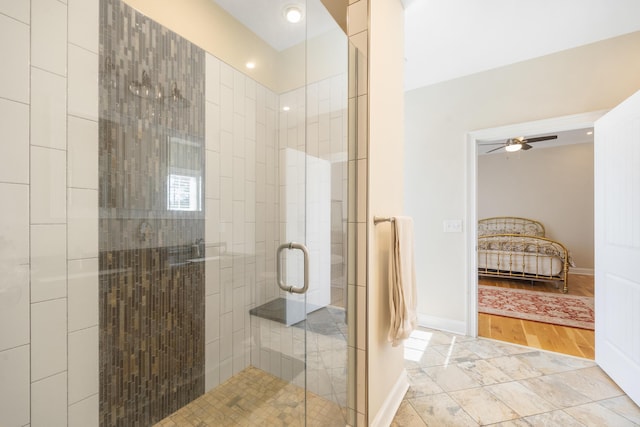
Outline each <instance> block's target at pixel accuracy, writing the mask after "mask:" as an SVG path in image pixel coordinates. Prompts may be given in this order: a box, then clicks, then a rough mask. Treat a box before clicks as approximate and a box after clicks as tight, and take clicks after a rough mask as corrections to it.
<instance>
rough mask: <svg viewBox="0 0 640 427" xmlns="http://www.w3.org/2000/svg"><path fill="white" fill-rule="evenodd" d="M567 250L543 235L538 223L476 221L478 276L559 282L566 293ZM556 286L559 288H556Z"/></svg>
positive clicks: (502, 219) (510, 219) (507, 219)
mask: <svg viewBox="0 0 640 427" xmlns="http://www.w3.org/2000/svg"><path fill="white" fill-rule="evenodd" d="M570 266H573V261H572V260H571V256H570V254H569V251H568V250H567V248H566V247H565V246H564V245H563V244H562V243H560V242H558V241H555V240H552V239H549V238H548V237H546V236H545V229H544V225H542V223H540V222H539V221H535V220H532V219H528V218H520V217H493V218H485V219H481V220H479V221H478V275H479V276H486V277H505V278H510V279H524V280H531V281H552V282H557V283H558V284H560V283H562V285H563V286H562V292H564V293H567V291H568V289H569V287H568V278H569V267H570ZM558 287H559V286H558Z"/></svg>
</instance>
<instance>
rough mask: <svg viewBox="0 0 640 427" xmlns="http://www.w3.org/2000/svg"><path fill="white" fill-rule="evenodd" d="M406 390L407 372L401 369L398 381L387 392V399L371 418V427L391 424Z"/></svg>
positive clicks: (407, 384)
mask: <svg viewBox="0 0 640 427" xmlns="http://www.w3.org/2000/svg"><path fill="white" fill-rule="evenodd" d="M407 390H409V379H408V378H407V371H406V370H405V369H403V370H402V372H401V373H400V376H399V377H398V381H396V383H395V384H394V386H393V388H392V389H391V390H390V391H389V394H388V395H387V398H386V399H385V400H384V402H383V403H382V407H380V410H379V411H378V413H377V414H376V416H375V417H374V418H373V421H372V422H371V426H372V427H378V426H379V427H386V426H388V425H390V424H391V422H392V421H393V417H395V415H396V412H398V408H399V407H400V404H401V403H402V399H403V398H404V395H405V394H406V393H407Z"/></svg>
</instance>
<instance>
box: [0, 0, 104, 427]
mask: <svg viewBox="0 0 640 427" xmlns="http://www.w3.org/2000/svg"><path fill="white" fill-rule="evenodd" d="M72 3H73V4H72V5H71V8H68V6H67V2H66V1H58V0H31V1H13V0H1V1H0V56H2V58H3V59H4V62H3V64H4V69H3V79H2V81H1V82H0V125H1V126H0V127H1V128H2V132H3V135H2V136H3V139H4V140H5V141H8V142H10V144H5V146H4V148H3V150H4V151H3V155H2V159H1V160H0V198H2V200H3V206H4V208H3V209H2V212H0V235H1V236H2V238H1V240H0V259H2V261H0V274H1V275H2V277H3V281H2V285H0V286H1V287H2V289H1V290H2V292H0V325H1V326H0V371H1V372H2V374H1V375H0V376H1V377H2V379H3V381H2V382H1V383H0V424H2V425H17V426H24V425H29V424H30V425H32V426H41V425H67V424H69V425H81V426H83V427H87V426H92V425H93V426H97V425H98V423H97V413H98V412H97V395H96V393H97V384H93V385H91V386H90V387H85V388H84V389H78V388H77V387H76V390H77V391H79V393H77V392H74V393H76V394H74V395H73V397H74V399H78V398H79V396H80V395H86V396H87V397H88V396H94V397H95V399H93V400H94V402H93V404H92V402H91V399H89V400H86V401H80V402H79V403H78V404H77V405H74V406H73V407H71V408H69V409H67V405H68V402H67V384H68V382H69V381H71V376H70V375H69V374H68V372H67V370H68V367H69V363H70V361H71V360H72V359H73V354H72V350H73V348H70V351H69V354H67V340H68V335H67V334H68V332H67V331H69V330H75V329H80V328H86V327H89V326H93V327H95V325H96V324H97V311H96V310H95V306H96V305H97V295H93V294H94V293H95V286H96V280H97V274H98V266H97V258H96V256H97V244H96V243H94V242H97V233H98V224H97V191H96V190H97V188H98V182H97V176H98V175H97V142H98V135H97V93H98V91H97V76H98V73H97V70H98V63H97V52H98V37H97V35H98V4H99V1H98V0H89V1H87V0H83V1H74V2H72ZM67 34H69V36H70V39H69V40H67ZM69 42H73V43H76V45H75V46H74V45H70V44H69ZM78 46H80V47H78ZM68 70H69V71H70V72H69V73H68ZM67 77H69V78H67ZM68 105H69V106H71V107H72V108H70V110H69V111H67V106H68ZM69 113H73V114H75V115H76V116H77V117H85V118H91V119H92V120H93V121H86V120H80V119H78V118H77V117H70V116H69V115H68V114H69ZM67 124H68V126H69V128H67ZM68 147H69V153H67V148H68ZM71 187H76V188H81V189H92V190H93V193H90V194H82V193H78V194H75V193H73V192H71V191H69V190H68V189H69V188H71ZM84 191H86V190H84ZM68 194H69V195H70V196H74V197H73V198H72V201H71V202H69V203H68V202H67V198H68V197H67V195H68ZM75 196H77V197H75ZM70 217H73V218H72V221H71V222H72V224H71V225H70V226H68V222H69V219H70ZM68 243H69V244H71V245H72V247H69V245H68ZM68 248H69V254H70V255H71V257H72V258H74V259H75V260H74V261H71V262H69V264H67V251H68ZM87 257H89V258H90V259H86V258H87ZM67 265H68V266H69V272H70V273H69V274H70V277H69V299H68V300H67V296H68V295H67V291H68V283H67V282H68V271H67ZM69 341H70V342H72V339H70V338H69ZM96 346H97V344H96ZM85 353H86V352H85ZM84 356H86V354H85V355H83V357H84ZM90 359H91V357H90ZM92 360H94V361H95V362H96V363H95V366H94V367H93V368H92V371H93V372H92V375H93V376H95V375H97V350H96V353H95V354H93V355H92ZM76 372H77V371H76ZM81 375H82V378H81V381H86V378H87V377H86V375H85V373H82V374H81ZM92 375H89V377H88V378H91V377H92ZM76 378H78V376H77V375H76ZM89 388H91V390H89ZM69 392H71V389H70V390H69Z"/></svg>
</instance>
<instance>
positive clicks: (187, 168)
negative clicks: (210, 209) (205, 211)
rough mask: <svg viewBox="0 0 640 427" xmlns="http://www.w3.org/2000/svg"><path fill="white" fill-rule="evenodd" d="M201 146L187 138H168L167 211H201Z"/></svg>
mask: <svg viewBox="0 0 640 427" xmlns="http://www.w3.org/2000/svg"><path fill="white" fill-rule="evenodd" d="M202 163H203V158H202V144H201V143H200V142H198V141H194V140H192V139H187V138H178V137H173V136H172V137H169V152H168V168H167V169H168V170H167V210H170V211H188V212H194V211H201V210H202V178H203V177H202V175H203V164H202Z"/></svg>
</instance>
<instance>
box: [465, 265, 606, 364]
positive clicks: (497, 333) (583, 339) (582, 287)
mask: <svg viewBox="0 0 640 427" xmlns="http://www.w3.org/2000/svg"><path fill="white" fill-rule="evenodd" d="M478 284H481V285H488V286H500V287H507V288H518V289H528V290H532V291H541V292H560V291H559V290H558V289H556V287H555V285H554V284H552V283H545V282H534V283H533V284H531V282H529V281H524V280H506V279H498V278H485V277H483V278H480V279H479V280H478ZM568 294H569V295H581V296H591V297H592V296H593V295H594V282H593V276H587V275H582V274H571V275H570V277H569V292H568ZM478 335H479V336H481V337H485V338H491V339H495V340H499V341H506V342H510V343H514V344H521V345H526V346H529V347H534V348H540V349H544V350H549V351H555V352H558V353H564V354H570V355H572V356H579V357H584V358H587V359H593V358H594V357H595V333H594V331H591V330H587V329H580V328H571V327H567V326H558V325H551V324H548V323H540V322H533V321H530V320H521V319H513V318H510V317H503V316H496V315H492V314H484V313H478Z"/></svg>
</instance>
